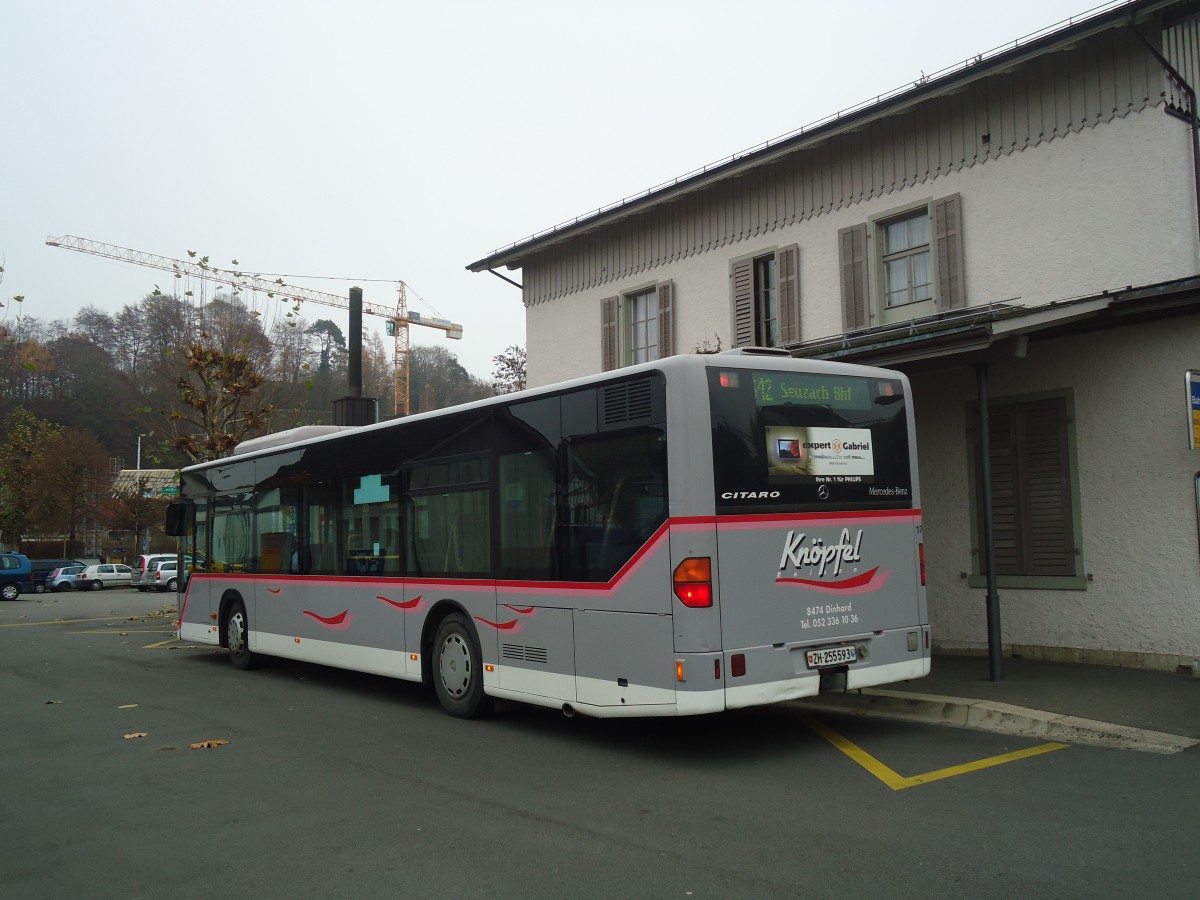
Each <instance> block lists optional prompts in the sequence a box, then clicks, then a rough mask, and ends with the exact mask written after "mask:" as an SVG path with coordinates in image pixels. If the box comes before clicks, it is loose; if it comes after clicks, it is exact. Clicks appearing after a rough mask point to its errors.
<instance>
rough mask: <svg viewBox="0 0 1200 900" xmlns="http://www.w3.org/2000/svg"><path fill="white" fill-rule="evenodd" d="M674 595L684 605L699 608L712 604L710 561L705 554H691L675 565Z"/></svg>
mask: <svg viewBox="0 0 1200 900" xmlns="http://www.w3.org/2000/svg"><path fill="white" fill-rule="evenodd" d="M673 586H674V589H675V596H676V597H678V598H679V601H680V602H681V603H682V604H683V605H684V606H690V607H692V608H693V609H700V608H703V607H706V606H712V605H713V590H712V561H711V560H710V559H709V558H708V557H707V556H691V557H688V558H687V559H685V560H684V561H683V562H681V563H680V564H679V565H677V566H676V567H675V575H674V578H673Z"/></svg>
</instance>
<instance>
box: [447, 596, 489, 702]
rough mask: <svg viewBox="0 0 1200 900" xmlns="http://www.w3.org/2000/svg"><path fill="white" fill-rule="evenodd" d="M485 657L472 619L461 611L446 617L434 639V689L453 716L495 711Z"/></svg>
mask: <svg viewBox="0 0 1200 900" xmlns="http://www.w3.org/2000/svg"><path fill="white" fill-rule="evenodd" d="M482 660H483V654H482V653H480V650H479V639H478V638H477V637H476V636H475V629H474V628H473V627H472V626H471V623H470V621H468V620H467V618H466V617H465V616H463V615H462V614H461V613H451V614H450V615H448V616H446V618H445V619H443V620H442V623H441V625H439V626H438V630H437V636H436V637H435V638H434V639H433V666H434V670H433V689H434V691H435V692H436V693H437V698H438V702H439V703H441V704H442V708H443V709H444V710H446V712H448V713H450V715H452V716H456V717H458V718H460V719H471V718H474V717H476V716H483V715H487V714H488V713H489V712H491V710H492V698H491V697H488V696H486V695H485V694H484V693H483V661H482Z"/></svg>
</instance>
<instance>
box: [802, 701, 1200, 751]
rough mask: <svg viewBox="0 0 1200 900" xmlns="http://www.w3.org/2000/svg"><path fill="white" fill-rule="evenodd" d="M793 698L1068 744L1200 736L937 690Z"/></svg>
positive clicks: (1177, 744) (822, 707) (1172, 743)
mask: <svg viewBox="0 0 1200 900" xmlns="http://www.w3.org/2000/svg"><path fill="white" fill-rule="evenodd" d="M794 702H795V703H797V704H799V705H801V706H804V707H806V708H808V709H810V710H814V711H818V712H819V711H824V712H830V711H834V712H842V713H848V714H850V715H858V716H878V717H879V718H884V719H900V720H905V721H912V722H925V723H928V724H931V725H948V726H950V727H952V728H972V729H975V730H977V731H992V732H996V733H999V734H1017V735H1022V736H1024V737H1034V738H1042V739H1045V740H1052V741H1062V742H1064V743H1068V744H1092V745H1095V746H1099V747H1114V748H1118V749H1121V750H1137V751H1141V752H1143V753H1179V752H1180V751H1181V750H1187V749H1188V748H1189V747H1194V746H1196V745H1197V744H1200V740H1197V739H1196V738H1190V737H1184V736H1182V735H1178V734H1165V733H1164V732H1161V731H1147V730H1145V729H1142V728H1131V727H1129V726H1127V725H1116V724H1114V723H1112V722H1098V721H1096V720H1094V719H1081V718H1079V717H1077V716H1068V715H1064V714H1062V713H1054V712H1047V711H1045V710H1040V709H1026V708H1025V707H1023V706H1012V705H1010V704H1008V703H994V702H992V701H988V700H972V699H969V698H966V697H943V696H939V695H937V694H911V693H907V692H905V691H889V690H881V689H864V690H861V691H857V692H846V693H842V694H821V695H820V696H818V697H809V698H805V699H804V700H798V701H794Z"/></svg>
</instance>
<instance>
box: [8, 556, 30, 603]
mask: <svg viewBox="0 0 1200 900" xmlns="http://www.w3.org/2000/svg"><path fill="white" fill-rule="evenodd" d="M32 572H33V568H32V566H30V565H29V557H28V556H26V555H25V554H24V553H0V597H3V598H4V599H5V600H16V599H17V598H18V597H19V596H21V594H22V593H33V576H32Z"/></svg>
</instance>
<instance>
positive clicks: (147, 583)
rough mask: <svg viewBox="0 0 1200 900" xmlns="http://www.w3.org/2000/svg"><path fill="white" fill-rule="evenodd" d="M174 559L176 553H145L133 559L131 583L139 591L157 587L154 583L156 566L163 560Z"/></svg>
mask: <svg viewBox="0 0 1200 900" xmlns="http://www.w3.org/2000/svg"><path fill="white" fill-rule="evenodd" d="M174 559H176V556H175V554H174V553H143V554H142V555H141V556H139V557H138V558H137V559H135V560H134V561H133V565H132V569H133V578H132V579H131V581H130V583H131V584H132V585H133V586H134V587H135V588H137V589H138V590H139V591H148V590H150V588H152V587H156V585H155V584H154V583H153V578H154V569H155V567H156V566H157V565H158V564H159V563H161V562H166V561H167V560H174Z"/></svg>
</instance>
